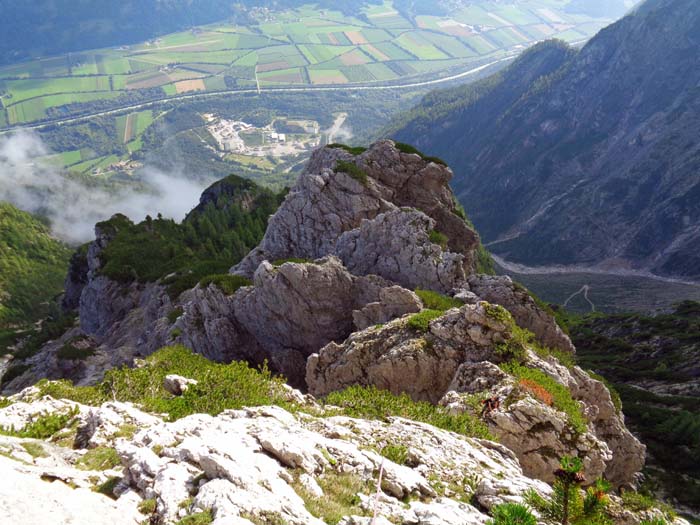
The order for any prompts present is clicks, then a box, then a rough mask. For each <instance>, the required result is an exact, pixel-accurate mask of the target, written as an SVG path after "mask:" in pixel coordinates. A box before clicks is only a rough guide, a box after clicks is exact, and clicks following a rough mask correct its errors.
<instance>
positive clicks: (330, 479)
mask: <svg viewBox="0 0 700 525" xmlns="http://www.w3.org/2000/svg"><path fill="white" fill-rule="evenodd" d="M317 481H318V484H319V485H320V487H321V489H323V496H322V497H320V498H319V497H316V496H314V495H313V494H311V493H309V492H308V491H307V490H306V489H305V488H304V487H303V486H302V485H301V484H299V483H296V486H295V490H296V492H297V493H298V494H299V496H301V498H302V499H303V500H304V503H305V504H306V509H307V510H308V511H309V512H310V513H311V514H313V515H314V516H316V517H317V518H319V519H321V520H323V521H324V522H325V523H328V524H329V525H335V524H337V523H338V522H339V521H340V520H341V519H343V517H345V516H351V515H355V516H366V515H368V513H367V511H365V510H364V509H362V508H361V507H360V498H359V497H358V493H360V492H370V491H372V490H373V487H372V486H371V483H368V482H367V481H363V480H362V479H361V478H360V477H359V476H358V475H356V474H340V473H337V472H333V471H329V472H327V473H326V474H325V475H323V476H322V477H321V478H319V479H318V480H317Z"/></svg>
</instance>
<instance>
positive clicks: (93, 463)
mask: <svg viewBox="0 0 700 525" xmlns="http://www.w3.org/2000/svg"><path fill="white" fill-rule="evenodd" d="M120 463H121V460H120V459H119V454H117V451H116V450H115V449H113V448H111V447H97V448H93V449H90V450H88V451H87V452H86V453H85V454H84V455H83V456H82V457H81V458H80V459H79V460H78V461H77V462H76V466H77V467H78V468H79V469H82V470H108V469H111V468H114V467H116V466H118V465H119V464H120Z"/></svg>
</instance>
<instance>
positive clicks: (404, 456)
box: [379, 445, 408, 465]
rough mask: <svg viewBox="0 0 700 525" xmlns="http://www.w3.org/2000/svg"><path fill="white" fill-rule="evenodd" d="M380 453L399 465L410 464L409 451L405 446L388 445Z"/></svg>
mask: <svg viewBox="0 0 700 525" xmlns="http://www.w3.org/2000/svg"><path fill="white" fill-rule="evenodd" d="M379 453H380V454H381V455H382V456H384V457H385V458H386V459H388V460H389V461H393V462H394V463H397V464H399V465H405V464H406V463H408V449H407V448H406V447H405V446H403V445H386V446H385V447H384V448H382V450H380V451H379Z"/></svg>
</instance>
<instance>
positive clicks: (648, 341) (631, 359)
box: [570, 301, 700, 518]
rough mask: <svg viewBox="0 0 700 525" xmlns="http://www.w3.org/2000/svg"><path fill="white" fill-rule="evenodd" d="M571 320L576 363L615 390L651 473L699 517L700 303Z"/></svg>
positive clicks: (677, 499)
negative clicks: (653, 311) (657, 312)
mask: <svg viewBox="0 0 700 525" xmlns="http://www.w3.org/2000/svg"><path fill="white" fill-rule="evenodd" d="M570 328H571V336H572V339H573V341H574V343H575V344H576V348H577V351H578V352H577V355H578V360H579V362H580V363H581V366H584V367H586V368H591V369H593V370H595V371H596V372H598V373H600V374H602V375H604V376H605V377H606V378H607V379H609V380H610V381H612V382H613V383H614V384H615V386H616V388H617V389H618V390H619V392H620V397H621V398H622V405H623V408H624V412H625V415H626V416H627V417H626V422H627V423H628V424H629V425H630V427H631V428H632V429H634V431H635V432H637V433H638V435H639V436H640V437H641V438H642V439H643V440H644V443H645V444H646V445H647V447H648V456H649V465H648V469H649V473H650V474H651V476H652V479H654V480H656V481H659V482H660V483H661V485H662V486H664V488H665V490H666V491H667V492H668V493H669V494H670V495H671V496H672V497H673V498H674V499H675V500H676V502H677V503H678V504H680V505H683V506H685V507H687V509H688V510H689V511H691V512H692V513H693V514H694V515H695V516H696V518H697V517H700V361H699V360H698V357H699V356H700V303H697V302H692V301H686V302H683V303H680V304H679V305H678V306H677V307H676V308H675V310H674V311H673V312H669V313H664V314H660V315H657V316H654V317H651V316H644V315H640V314H621V315H609V316H606V315H602V314H593V315H590V316H587V317H584V318H582V319H580V320H575V321H574V322H572V323H571V326H570Z"/></svg>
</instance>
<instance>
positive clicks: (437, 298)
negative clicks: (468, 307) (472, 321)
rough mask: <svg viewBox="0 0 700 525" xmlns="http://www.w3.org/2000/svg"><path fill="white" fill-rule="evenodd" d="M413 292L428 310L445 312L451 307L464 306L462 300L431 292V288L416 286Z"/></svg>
mask: <svg viewBox="0 0 700 525" xmlns="http://www.w3.org/2000/svg"><path fill="white" fill-rule="evenodd" d="M415 292H416V295H417V296H418V297H419V298H420V300H421V301H422V302H423V306H424V307H425V308H427V309H429V310H437V311H440V312H445V311H447V310H449V309H451V308H460V307H462V306H464V303H463V302H462V301H459V300H457V299H455V298H453V297H449V296H447V295H443V294H441V293H437V292H433V291H432V290H423V289H421V288H418V289H416V290H415Z"/></svg>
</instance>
